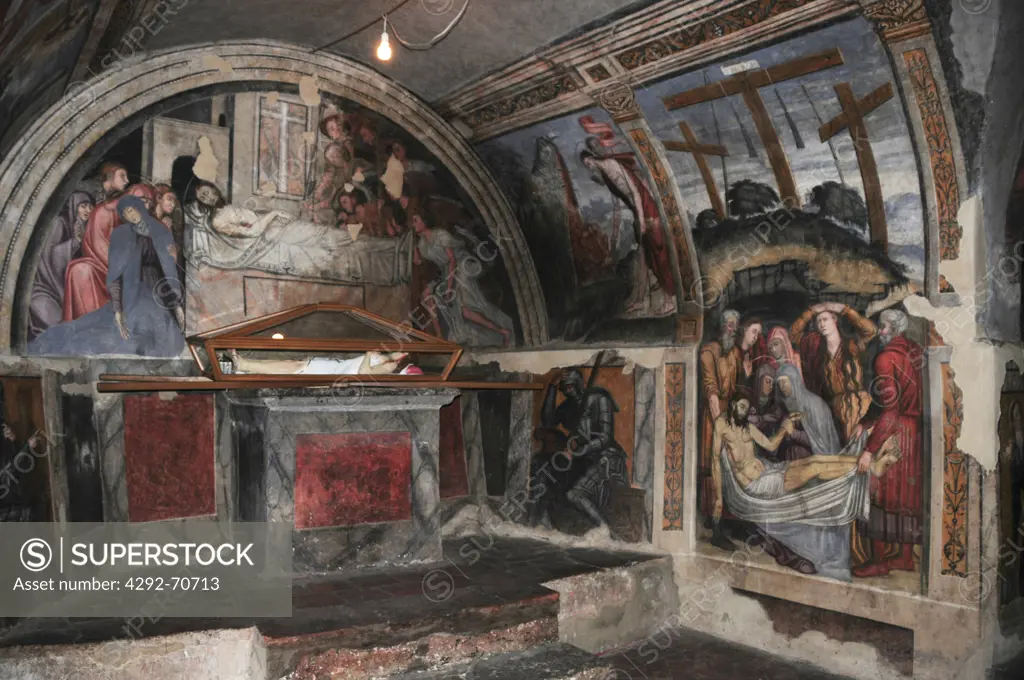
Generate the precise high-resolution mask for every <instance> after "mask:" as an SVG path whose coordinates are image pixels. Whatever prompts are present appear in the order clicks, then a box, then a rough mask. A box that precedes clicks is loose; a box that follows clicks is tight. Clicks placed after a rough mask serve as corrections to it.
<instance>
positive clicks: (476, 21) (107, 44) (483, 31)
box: [0, 0, 652, 151]
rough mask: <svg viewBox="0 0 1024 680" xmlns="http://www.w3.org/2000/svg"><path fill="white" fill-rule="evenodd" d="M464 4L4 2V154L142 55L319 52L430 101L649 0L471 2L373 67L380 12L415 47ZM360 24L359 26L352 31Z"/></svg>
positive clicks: (0, 111) (0, 103) (0, 61)
mask: <svg viewBox="0 0 1024 680" xmlns="http://www.w3.org/2000/svg"><path fill="white" fill-rule="evenodd" d="M465 2H466V0H404V1H403V0H302V2H295V1H294V0H12V1H11V3H10V4H9V6H8V8H7V9H6V13H5V14H4V15H3V16H2V17H0V18H2V20H3V25H2V27H0V139H2V140H3V142H2V143H0V151H3V150H5V149H7V148H9V147H10V145H11V143H12V141H13V139H14V138H15V137H16V133H17V129H19V128H22V127H24V125H25V124H27V123H28V122H29V121H31V120H32V119H33V117H34V116H35V115H36V114H37V113H38V112H39V111H41V110H42V109H44V108H45V107H46V106H48V105H49V104H51V103H53V102H54V101H57V100H58V99H59V98H60V97H61V96H62V94H63V93H64V92H65V91H67V88H68V87H69V86H71V87H72V88H73V87H74V86H75V84H77V83H79V82H82V81H85V80H87V79H88V78H89V77H90V74H94V73H98V72H100V71H102V70H103V68H104V67H110V65H111V64H114V63H116V62H117V61H119V59H120V58H122V57H124V58H128V57H130V56H131V55H132V54H133V53H135V52H138V51H141V50H146V51H151V50H162V49H173V48H175V47H181V46H185V45H194V44H198V43H205V42H216V41H220V40H231V39H242V38H246V39H251V38H265V39H272V40H281V41H285V42H290V43H294V44H297V45H303V46H309V47H314V48H318V47H325V48H326V49H329V50H330V51H332V52H336V53H338V54H342V55H345V56H348V57H351V58H353V59H356V60H359V61H363V62H366V63H369V64H371V65H372V66H374V67H375V68H377V69H378V70H379V71H380V72H381V73H383V74H384V75H387V76H389V77H391V78H394V79H395V80H397V81H398V82H399V83H401V84H402V85H404V86H405V87H407V88H408V89H410V90H412V91H413V92H415V93H417V94H419V95H420V96H422V97H423V98H424V99H426V100H427V101H435V100H437V99H439V98H441V97H443V96H444V95H446V94H448V93H450V92H452V91H453V90H455V89H457V88H459V87H460V86H463V85H465V84H467V83H470V82H472V81H474V80H476V79H478V78H480V77H481V76H483V75H485V74H487V73H489V72H491V71H494V70H496V69H499V68H501V67H503V66H506V65H508V64H510V63H513V62H515V61H517V60H518V59H520V58H522V57H523V56H525V55H528V54H530V53H531V52H533V51H535V50H538V49H540V48H543V47H544V46H546V45H550V44H551V43H552V42H555V41H557V40H559V39H560V38H563V37H566V36H570V35H572V34H573V33H577V32H579V31H580V30H582V29H584V28H585V27H586V26H588V25H590V24H594V23H596V22H597V23H599V22H601V21H605V20H607V19H608V18H609V17H610V16H613V15H616V14H622V13H625V12H628V11H632V10H635V9H637V8H639V7H642V6H644V5H649V4H651V2H652V0H573V1H572V2H551V1H550V0H511V1H509V0H469V3H470V4H469V7H468V9H467V11H466V14H465V16H464V18H463V20H462V21H461V22H460V23H459V24H458V26H457V27H456V28H455V30H453V31H452V32H451V34H450V35H449V36H448V37H447V38H446V39H445V40H443V41H442V42H440V43H439V44H438V45H436V46H435V47H433V48H432V49H430V50H429V51H421V52H412V51H408V50H404V49H396V54H395V57H394V59H393V60H392V61H391V62H390V63H381V62H379V61H378V60H376V59H374V57H373V54H374V49H375V47H376V44H377V42H378V41H379V39H380V32H381V21H380V18H381V16H382V15H383V14H385V13H388V14H389V19H390V20H391V21H392V27H393V29H394V30H396V31H397V32H398V34H399V35H400V36H401V37H402V38H404V39H405V40H407V41H410V42H414V43H421V42H426V41H429V40H430V39H431V38H433V37H434V36H435V35H436V34H437V33H438V32H440V31H441V30H443V29H444V28H445V26H447V25H448V23H449V22H450V21H451V20H452V19H453V18H454V17H455V16H456V15H457V14H458V13H459V11H460V10H461V9H462V7H463V6H464V3H465ZM395 8H397V9H395ZM361 27H366V28H365V30H362V31H360V32H356V33H355V34H353V33H354V32H355V31H357V30H358V29H360V28H361ZM346 36H347V37H346ZM339 39H341V40H339ZM133 41H134V42H133ZM30 66H31V68H30Z"/></svg>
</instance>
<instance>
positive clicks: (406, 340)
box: [188, 302, 463, 385]
mask: <svg viewBox="0 0 1024 680" xmlns="http://www.w3.org/2000/svg"><path fill="white" fill-rule="evenodd" d="M188 347H189V350H190V352H191V353H192V357H193V359H194V360H195V362H196V364H197V366H198V367H199V370H200V371H201V372H202V374H203V375H204V376H206V377H208V378H210V379H212V380H214V381H216V382H225V383H232V382H246V383H252V382H254V381H256V382H266V383H267V384H269V385H273V384H276V383H282V382H287V383H288V384H290V385H296V384H302V383H304V382H308V383H309V384H310V385H314V384H315V385H323V384H324V383H325V382H326V383H328V384H337V383H342V382H345V381H359V382H361V383H365V382H366V381H367V380H368V379H372V381H373V382H375V383H377V382H379V383H380V384H382V385H388V384H394V383H407V384H411V385H416V384H420V383H437V382H443V381H446V380H448V378H449V376H450V375H451V373H452V370H453V369H454V368H455V365H456V364H457V363H458V361H459V358H460V357H461V356H462V351H463V350H462V348H461V347H459V346H458V345H456V344H455V343H452V342H448V341H447V340H443V339H441V338H438V337H435V336H433V335H429V334H428V333H424V332H423V331H421V330H418V329H415V328H412V327H411V326H408V325H405V324H400V323H397V322H395V321H391V320H390V319H385V318H384V317H381V316H377V315H376V314H372V313H370V312H367V311H366V310H364V309H360V308H358V307H351V306H348V305H338V304H328V303H322V302H321V303H314V304H309V305H302V306H300V307H293V308H291V309H287V310H284V311H281V312H277V313H275V314H270V315H267V316H263V317H259V318H255V319H248V320H246V321H241V322H238V323H235V324H232V325H230V326H225V327H223V328H217V329H215V330H211V331H207V332H205V333H200V334H198V335H194V336H191V337H189V338H188Z"/></svg>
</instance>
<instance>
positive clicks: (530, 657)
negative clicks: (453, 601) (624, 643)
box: [330, 642, 625, 680]
mask: <svg viewBox="0 0 1024 680" xmlns="http://www.w3.org/2000/svg"><path fill="white" fill-rule="evenodd" d="M622 676H623V677H625V674H622ZM330 677H332V678H333V677H334V676H330ZM617 677H618V675H617V672H616V670H615V667H614V666H613V665H612V664H611V663H610V662H609V661H608V660H606V659H601V658H599V657H596V656H594V655H593V654H590V653H589V652H585V651H583V650H582V649H580V648H579V647H573V646H572V645H567V644H565V643H561V642H555V643H549V644H545V645H540V646H538V647H535V648H533V649H529V650H524V651H518V652H511V653H507V654H491V655H488V656H483V657H480V658H476V659H472V660H470V661H466V662H463V663H460V664H446V665H444V666H440V667H437V668H432V669H426V670H420V671H413V672H410V673H403V674H401V675H393V676H391V680H455V679H456V678H458V679H459V680H616V678H617Z"/></svg>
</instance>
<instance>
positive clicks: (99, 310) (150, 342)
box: [28, 163, 185, 356]
mask: <svg viewBox="0 0 1024 680" xmlns="http://www.w3.org/2000/svg"><path fill="white" fill-rule="evenodd" d="M182 237H183V227H182V220H181V214H180V211H179V210H178V197H177V195H176V194H175V193H174V191H173V190H172V189H171V187H170V186H167V185H163V184H156V185H150V184H135V185H131V186H129V185H128V173H127V170H126V169H125V168H124V167H123V166H121V165H119V164H117V163H104V164H103V165H102V166H101V168H100V172H99V175H98V176H97V177H96V178H95V179H93V180H87V181H86V182H83V183H82V185H81V186H80V187H78V190H76V191H74V192H72V193H71V195H70V196H69V197H68V199H67V201H66V203H65V206H64V209H63V211H62V213H61V214H60V215H59V216H58V217H57V218H56V220H55V221H54V224H53V225H52V227H51V230H50V234H49V241H48V243H47V244H46V246H45V248H44V251H43V253H42V255H41V257H40V261H39V268H38V270H37V273H36V280H35V284H34V286H33V289H32V301H31V304H30V324H29V325H30V328H29V341H30V342H29V347H28V348H29V351H30V352H31V353H33V354H83V353H84V354H139V355H143V356H175V355H177V354H178V353H180V352H181V350H182V348H183V347H184V343H185V337H184V325H185V315H184V308H183V306H182V305H183V302H184V301H183V299H182V295H181V293H182V288H181V277H180V276H179V273H180V272H181V271H182V261H181V257H180V254H181V241H182Z"/></svg>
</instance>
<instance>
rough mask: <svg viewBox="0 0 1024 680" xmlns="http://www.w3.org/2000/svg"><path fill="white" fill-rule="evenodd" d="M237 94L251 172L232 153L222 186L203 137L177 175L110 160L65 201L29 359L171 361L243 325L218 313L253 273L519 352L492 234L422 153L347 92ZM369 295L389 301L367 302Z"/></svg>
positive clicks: (43, 264)
mask: <svg viewBox="0 0 1024 680" xmlns="http://www.w3.org/2000/svg"><path fill="white" fill-rule="evenodd" d="M243 97H248V99H243ZM238 99H239V100H240V101H239V102H236V104H237V105H236V106H235V107H234V108H233V110H234V117H235V120H234V121H233V123H230V122H229V123H230V124H231V125H234V126H236V127H239V128H241V126H242V125H243V123H244V125H247V126H248V127H247V128H245V129H249V128H251V129H253V130H254V131H255V134H254V136H253V137H252V138H249V137H247V136H246V135H243V134H241V133H240V132H239V133H237V136H236V137H235V142H234V143H235V147H234V150H233V155H234V156H235V158H236V159H237V158H240V157H241V158H246V159H251V167H241V166H240V163H241V161H237V160H236V163H235V172H236V176H234V177H232V179H231V180H230V181H229V182H228V183H227V184H226V185H218V183H217V182H216V181H211V180H210V179H207V178H206V177H207V175H208V173H206V172H205V171H204V170H203V169H202V167H201V166H202V161H201V160H196V159H197V158H199V159H202V156H203V153H204V144H205V147H206V148H207V149H209V147H210V142H209V139H208V137H200V138H198V139H197V140H196V141H195V142H194V146H195V147H196V148H195V151H194V154H195V155H194V156H191V157H184V160H185V161H187V165H186V168H185V170H186V172H185V175H184V180H183V179H182V176H180V175H179V176H176V177H157V178H148V177H144V176H142V175H141V173H140V170H139V168H140V167H141V163H139V164H138V165H137V166H133V167H129V165H131V164H129V163H122V162H117V161H114V160H106V161H104V162H102V163H100V164H99V165H98V166H97V167H95V168H93V170H92V171H91V172H90V173H88V176H87V179H86V180H84V181H83V182H82V183H81V184H80V186H78V187H77V188H76V190H75V191H73V192H71V193H70V194H69V195H68V196H67V199H66V201H65V203H64V207H63V209H62V210H61V212H60V214H58V215H57V217H56V218H55V219H54V220H53V222H52V224H51V226H50V227H49V236H48V240H47V243H46V245H45V246H44V248H43V251H42V253H41V256H40V262H39V265H38V269H37V273H36V277H35V284H34V286H33V289H32V302H31V315H30V316H31V319H30V329H29V346H28V350H29V352H30V353H37V354H51V355H61V354H65V355H67V354H72V355H73V354H78V353H82V352H86V353H92V354H138V355H143V356H164V357H170V356H178V355H179V354H180V353H181V351H182V350H183V348H184V344H183V340H184V336H185V335H186V334H191V333H193V332H197V331H201V330H205V329H206V328H209V327H216V326H219V325H226V324H227V323H231V322H233V321H237V320H239V319H238V318H233V317H232V318H225V314H227V315H234V316H237V315H238V314H239V313H240V311H239V310H241V309H242V308H243V307H245V306H248V305H239V304H236V303H235V301H234V298H235V297H237V298H239V299H240V300H242V299H246V298H245V296H246V295H247V291H251V290H252V286H251V281H252V278H253V275H256V274H258V275H260V277H261V278H260V281H261V282H262V285H261V288H263V289H265V290H266V289H268V286H267V281H268V280H270V281H273V282H277V283H278V284H279V285H282V286H286V287H287V288H288V290H289V292H290V295H292V296H293V297H294V296H295V295H296V294H300V289H302V288H303V287H305V288H307V289H308V292H307V294H308V295H316V294H322V293H321V291H323V290H324V289H323V284H324V283H328V282H329V283H333V284H337V285H336V289H337V290H338V291H340V292H339V293H338V294H339V295H341V296H342V298H341V299H339V300H337V301H339V302H346V303H350V302H352V301H356V302H359V303H361V306H366V307H367V308H368V309H370V311H376V312H379V313H382V314H384V315H385V316H389V317H390V318H393V319H395V320H398V321H402V320H405V321H408V322H409V323H414V324H416V325H418V326H420V327H421V328H423V329H424V330H426V331H428V332H430V333H434V334H437V335H440V336H442V337H445V338H447V339H449V340H451V341H453V342H457V343H459V344H462V345H464V346H477V347H495V348H511V347H513V346H515V345H516V343H517V332H518V331H517V321H516V319H517V317H518V314H517V312H516V306H515V301H514V300H513V299H512V296H511V294H510V293H509V291H510V286H509V284H508V281H507V275H506V273H505V270H504V267H503V264H502V262H501V259H500V257H499V255H498V252H499V251H498V249H497V248H496V246H495V240H494V238H493V236H492V235H491V234H490V233H489V232H488V230H487V228H486V227H485V226H484V225H483V223H482V221H481V220H480V217H479V215H478V213H477V212H476V210H475V208H474V207H473V206H472V205H470V204H469V202H468V200H466V199H465V198H464V197H463V193H462V192H461V190H460V189H459V187H458V186H457V184H456V182H455V180H454V178H453V177H452V176H451V174H450V173H449V172H448V171H447V170H446V169H445V168H444V167H443V166H442V165H441V164H440V163H439V162H437V160H436V159H434V158H433V157H432V156H431V155H430V154H429V153H428V152H427V151H426V150H425V149H424V148H423V147H422V145H420V144H419V143H418V142H416V141H415V140H414V139H412V138H411V136H410V135H408V133H406V132H404V131H403V130H402V129H401V128H399V127H398V126H396V125H394V124H393V123H391V122H390V121H388V120H387V119H385V118H383V117H381V116H379V115H377V114H375V113H373V112H370V111H367V110H364V109H361V108H359V107H357V106H356V105H354V104H351V103H348V102H344V101H335V100H328V99H326V98H325V100H324V101H323V103H322V105H321V106H319V107H309V106H306V105H305V104H302V103H301V100H298V99H296V98H294V97H289V96H288V95H282V94H278V93H270V94H266V95H241V96H239V98H238ZM246 103H252V104H254V105H252V106H247V105H246ZM249 116H251V119H249V118H248V117H249ZM242 118H246V119H245V120H244V121H243V120H242ZM157 122H159V119H158V120H157ZM207 127H208V126H207ZM198 129H200V131H202V130H203V129H204V128H203V126H199V128H198ZM214 130H216V128H214ZM211 134H212V132H211ZM160 139H163V137H160ZM204 140H205V141H204ZM179 142H180V139H179ZM178 146H181V144H180V143H179V144H178ZM178 151H180V149H176V148H174V147H173V146H172V145H167V146H166V148H164V147H160V146H158V147H157V148H156V149H155V150H154V151H153V153H154V155H155V156H156V160H155V162H153V163H151V166H152V167H160V168H174V167H179V166H180V163H178V161H180V160H182V158H181V157H179V158H178V159H173V158H170V157H168V158H163V159H161V158H160V154H162V153H164V154H172V155H173V154H174V153H177V152H178ZM172 161H173V162H172ZM223 162H225V163H226V162H227V159H225V160H224V161H223ZM193 170H194V171H193ZM175 172H177V171H175ZM250 172H251V175H250V174H249V173H250ZM200 175H202V176H203V177H200ZM172 185H174V186H175V187H177V188H172ZM126 210H129V211H132V210H134V211H133V212H132V213H131V217H128V216H126V212H125V211H126ZM133 220H134V221H133ZM129 232H134V236H130V235H129ZM133 239H134V240H135V241H137V242H138V245H137V246H134V247H132V248H127V247H122V248H120V249H117V248H115V247H114V246H115V244H116V243H121V242H127V241H132V240H133ZM167 257H169V258H170V259H169V260H168V259H167ZM125 258H127V259H125ZM209 281H214V282H216V284H217V286H209V287H204V284H206V283H208V282H209ZM218 286H219V287H218ZM375 296H377V297H382V298H383V299H385V300H387V301H388V302H387V303H386V304H385V303H381V304H380V305H377V306H376V308H375V304H374V302H373V301H374V300H375V299H376V297H375ZM246 301H247V302H251V301H249V300H247V299H246ZM323 301H327V302H330V301H334V300H323ZM396 301H397V302H396ZM263 303H264V304H268V305H273V304H274V302H273V301H272V300H271V301H263ZM252 311H253V313H255V314H257V315H258V314H259V313H263V312H268V311H275V309H266V310H264V309H261V308H258V307H256V308H255V309H253V310H252ZM83 319H85V320H83ZM72 324H73V325H72ZM86 329H88V331H86Z"/></svg>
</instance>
